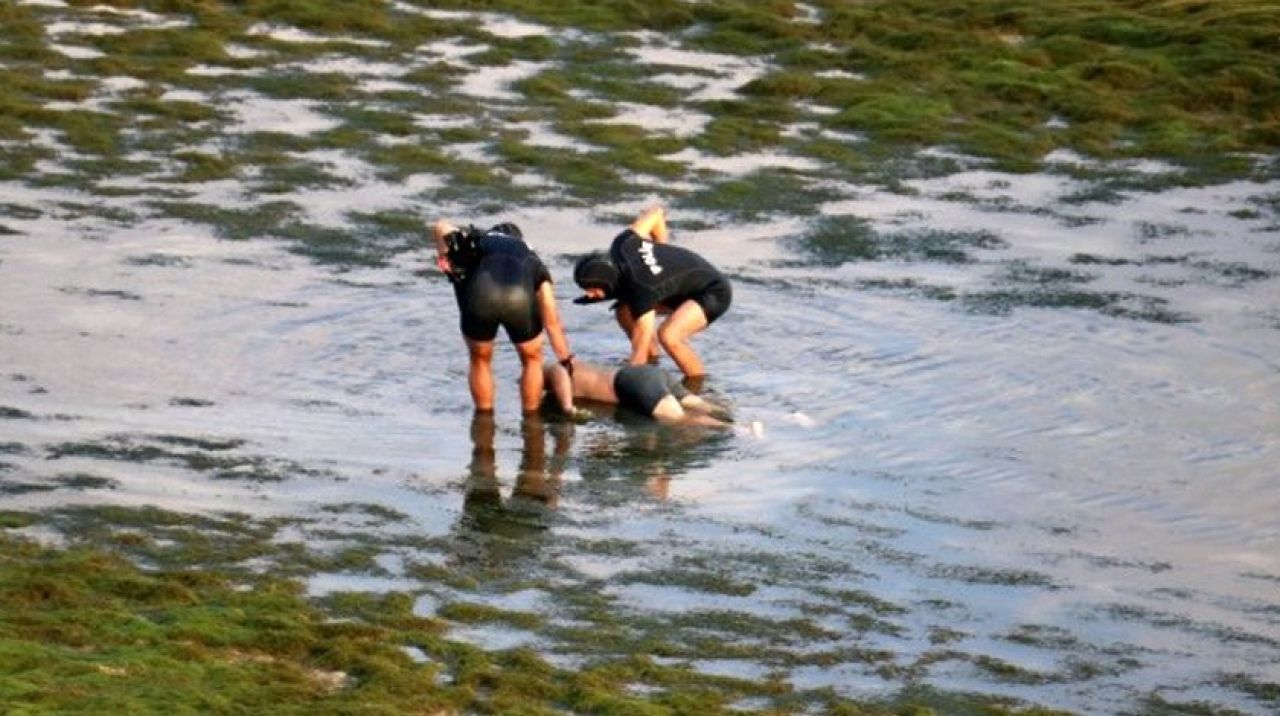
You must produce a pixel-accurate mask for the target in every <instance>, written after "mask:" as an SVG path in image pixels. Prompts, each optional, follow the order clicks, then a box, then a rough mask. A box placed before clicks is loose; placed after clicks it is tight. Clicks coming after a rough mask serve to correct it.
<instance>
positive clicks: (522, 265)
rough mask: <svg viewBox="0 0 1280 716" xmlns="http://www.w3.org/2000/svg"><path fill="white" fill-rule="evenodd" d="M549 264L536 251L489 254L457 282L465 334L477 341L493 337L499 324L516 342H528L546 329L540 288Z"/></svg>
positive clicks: (462, 325) (461, 320)
mask: <svg viewBox="0 0 1280 716" xmlns="http://www.w3.org/2000/svg"><path fill="white" fill-rule="evenodd" d="M544 279H549V277H548V276H547V273H546V268H545V267H544V266H543V264H542V262H541V261H540V260H539V259H538V257H537V256H535V255H534V254H532V253H528V254H523V255H522V254H519V253H493V254H490V255H487V256H485V257H484V258H482V259H481V260H480V262H479V263H478V264H477V265H476V266H475V268H474V269H472V270H470V271H468V272H467V276H466V278H465V279H463V280H462V281H460V282H458V283H456V284H454V292H455V295H456V296H457V299H458V313H459V314H460V324H461V328H462V335H464V336H466V337H467V338H470V339H471V340H473V341H491V340H493V339H494V336H496V335H497V333H498V326H502V327H503V328H504V329H506V332H507V336H508V337H510V338H511V341H512V342H513V343H524V342H525V341H528V340H531V339H533V338H536V337H537V336H538V335H539V334H540V333H542V327H543V326H542V314H541V312H540V311H539V310H538V299H537V291H538V286H539V285H540V284H541V283H542V281H543V280H544Z"/></svg>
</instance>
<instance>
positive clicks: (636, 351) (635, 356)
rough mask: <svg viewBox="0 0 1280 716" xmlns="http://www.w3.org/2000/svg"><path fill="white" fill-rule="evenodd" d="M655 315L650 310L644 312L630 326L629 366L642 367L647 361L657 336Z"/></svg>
mask: <svg viewBox="0 0 1280 716" xmlns="http://www.w3.org/2000/svg"><path fill="white" fill-rule="evenodd" d="M619 310H621V309H619ZM656 315H657V314H656V313H655V312H654V311H652V310H649V311H645V312H644V313H643V314H641V315H640V316H639V317H638V318H636V319H635V323H634V324H632V326H631V365H642V364H644V363H647V362H648V361H649V349H650V348H651V347H652V346H653V342H654V340H655V339H656V335H657V320H658V319H657V318H656Z"/></svg>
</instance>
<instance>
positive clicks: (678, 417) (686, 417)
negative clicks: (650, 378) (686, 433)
mask: <svg viewBox="0 0 1280 716" xmlns="http://www.w3.org/2000/svg"><path fill="white" fill-rule="evenodd" d="M653 419H654V420H657V421H658V422H660V423H667V424H679V425H701V426H703V427H707V428H727V427H729V423H726V422H724V421H723V420H717V419H715V418H713V417H711V416H710V415H707V414H705V413H691V412H689V411H687V410H685V409H684V408H683V407H682V406H681V405H680V401H678V400H676V397H675V396H674V395H668V396H665V397H664V398H663V399H662V400H659V401H658V404H657V405H655V406H653Z"/></svg>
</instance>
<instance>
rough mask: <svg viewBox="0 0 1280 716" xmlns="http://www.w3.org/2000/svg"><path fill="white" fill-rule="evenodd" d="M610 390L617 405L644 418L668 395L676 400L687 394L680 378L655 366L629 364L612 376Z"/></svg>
mask: <svg viewBox="0 0 1280 716" xmlns="http://www.w3.org/2000/svg"><path fill="white" fill-rule="evenodd" d="M613 390H614V392H615V393H617V394H618V405H621V406H622V407H624V408H626V409H628V410H634V411H635V412H637V413H640V414H641V415H645V416H652V415H653V409H654V408H656V407H658V403H660V402H662V399H663V398H665V397H667V396H668V395H670V396H672V397H674V398H675V399H676V400H679V399H680V398H683V397H684V396H686V395H688V394H689V391H688V389H686V388H685V387H684V384H683V383H681V382H680V380H679V379H677V378H675V377H673V376H671V375H669V374H668V373H667V372H666V371H665V370H663V369H661V368H659V367H658V366H656V365H649V364H645V365H629V366H627V367H625V368H623V369H622V370H620V371H618V373H617V374H616V375H614V376H613Z"/></svg>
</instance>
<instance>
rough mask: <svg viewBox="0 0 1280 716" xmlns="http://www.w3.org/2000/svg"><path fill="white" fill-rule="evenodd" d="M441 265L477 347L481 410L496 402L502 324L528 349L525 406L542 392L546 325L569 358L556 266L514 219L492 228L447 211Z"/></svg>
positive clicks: (473, 368)
mask: <svg viewBox="0 0 1280 716" xmlns="http://www.w3.org/2000/svg"><path fill="white" fill-rule="evenodd" d="M434 239H435V246H436V265H437V266H439V267H440V270H442V271H444V272H445V274H446V275H448V277H449V280H450V281H451V282H452V283H453V289H454V295H455V297H456V298H457V301H458V312H459V314H460V325H461V328H462V335H463V337H464V338H465V339H466V343H467V351H468V353H469V354H470V369H469V373H468V379H467V382H468V384H469V386H470V389H471V400H472V402H473V403H474V404H475V408H476V410H482V411H489V410H493V399H494V387H493V343H494V337H495V336H496V335H497V333H498V326H502V327H503V328H504V329H505V330H506V332H507V337H508V338H510V339H511V342H512V343H513V344H514V345H515V347H516V351H517V352H518V353H519V355H520V364H521V371H520V403H521V405H522V406H523V408H524V410H525V412H530V411H533V410H537V408H538V404H539V402H540V401H541V400H542V380H543V379H542V333H543V330H544V329H545V330H546V333H547V336H548V337H549V338H550V340H551V348H552V350H553V351H555V354H556V358H557V359H558V360H561V361H564V362H566V363H567V362H569V361H572V360H573V355H572V354H571V353H570V352H569V342H568V339H566V338H565V335H564V328H563V326H562V325H561V323H560V313H559V311H557V309H556V299H555V294H554V292H553V291H552V288H551V274H550V273H549V272H548V271H547V267H546V266H545V265H543V263H542V261H541V259H539V258H538V256H537V254H535V253H534V252H533V251H532V250H531V249H530V248H529V247H528V246H526V245H525V243H524V241H523V239H522V237H521V234H520V229H519V228H518V227H516V226H515V225H514V224H499V225H497V226H495V227H493V228H491V229H489V230H487V231H481V230H478V229H475V228H468V229H466V230H463V229H460V228H458V227H457V226H454V225H453V224H450V223H449V222H447V221H445V220H443V219H441V220H440V221H437V222H436V224H435V227H434Z"/></svg>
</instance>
